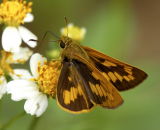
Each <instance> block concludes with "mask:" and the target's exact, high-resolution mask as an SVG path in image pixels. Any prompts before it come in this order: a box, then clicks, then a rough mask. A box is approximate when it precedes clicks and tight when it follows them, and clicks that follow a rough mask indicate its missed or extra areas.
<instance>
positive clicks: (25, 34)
mask: <svg viewBox="0 0 160 130" xmlns="http://www.w3.org/2000/svg"><path fill="white" fill-rule="evenodd" d="M18 30H19V33H20V35H21V37H22V39H23V41H24V42H25V43H26V44H28V46H30V47H32V48H34V47H36V46H37V42H35V41H31V39H33V40H37V39H38V38H37V36H36V35H34V34H33V33H32V32H31V31H29V30H28V29H27V28H25V27H23V26H19V27H18Z"/></svg>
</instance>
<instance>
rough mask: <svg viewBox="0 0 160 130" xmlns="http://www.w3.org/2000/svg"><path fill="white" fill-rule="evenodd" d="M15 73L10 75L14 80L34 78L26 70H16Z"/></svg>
mask: <svg viewBox="0 0 160 130" xmlns="http://www.w3.org/2000/svg"><path fill="white" fill-rule="evenodd" d="M13 71H14V72H13V73H10V76H11V77H12V79H31V78H33V77H32V76H31V74H30V73H29V71H28V70H26V69H14V70H13Z"/></svg>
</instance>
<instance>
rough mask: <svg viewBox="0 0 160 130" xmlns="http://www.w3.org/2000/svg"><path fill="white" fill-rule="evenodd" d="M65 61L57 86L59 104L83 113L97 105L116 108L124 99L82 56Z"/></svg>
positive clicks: (73, 111)
mask: <svg viewBox="0 0 160 130" xmlns="http://www.w3.org/2000/svg"><path fill="white" fill-rule="evenodd" d="M76 57H77V58H78V59H79V60H77V59H72V61H70V62H63V63H62V64H63V65H62V70H61V74H60V77H59V81H58V86H57V101H58V104H59V105H60V106H61V107H62V108H63V109H64V110H66V111H68V112H71V113H83V112H88V111H90V110H91V108H92V107H94V106H95V105H100V106H102V107H106V108H115V107H118V106H119V105H120V104H122V102H123V100H122V98H121V96H120V95H119V93H118V91H117V89H116V88H115V87H114V86H113V85H112V84H111V83H110V82H108V81H105V78H104V77H103V76H102V75H101V74H100V73H99V71H98V70H97V69H96V68H95V67H93V66H92V65H89V62H88V61H86V60H85V59H83V58H82V59H81V57H78V56H76Z"/></svg>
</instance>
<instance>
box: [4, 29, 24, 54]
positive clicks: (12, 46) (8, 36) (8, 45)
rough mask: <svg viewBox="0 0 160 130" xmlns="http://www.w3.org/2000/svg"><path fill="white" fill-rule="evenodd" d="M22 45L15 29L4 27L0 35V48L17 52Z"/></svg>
mask: <svg viewBox="0 0 160 130" xmlns="http://www.w3.org/2000/svg"><path fill="white" fill-rule="evenodd" d="M21 43H22V39H21V36H20V34H19V32H18V30H17V28H16V27H6V28H5V30H4V31H3V34H2V47H3V49H4V50H5V51H10V52H17V51H18V50H19V46H20V45H21Z"/></svg>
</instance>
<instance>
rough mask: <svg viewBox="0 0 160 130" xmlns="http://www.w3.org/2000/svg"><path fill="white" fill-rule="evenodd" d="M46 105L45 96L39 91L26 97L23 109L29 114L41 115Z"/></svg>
mask: <svg viewBox="0 0 160 130" xmlns="http://www.w3.org/2000/svg"><path fill="white" fill-rule="evenodd" d="M47 106H48V99H47V96H46V95H44V94H42V93H40V94H39V95H37V96H35V97H33V98H31V99H28V100H27V101H26V102H25V105H24V109H25V111H26V112H27V113H29V114H31V115H36V116H37V117H39V116H41V115H42V114H43V113H44V112H45V110H46V108H47Z"/></svg>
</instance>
